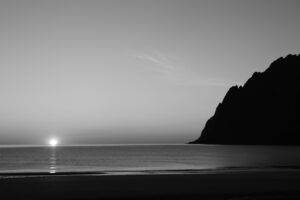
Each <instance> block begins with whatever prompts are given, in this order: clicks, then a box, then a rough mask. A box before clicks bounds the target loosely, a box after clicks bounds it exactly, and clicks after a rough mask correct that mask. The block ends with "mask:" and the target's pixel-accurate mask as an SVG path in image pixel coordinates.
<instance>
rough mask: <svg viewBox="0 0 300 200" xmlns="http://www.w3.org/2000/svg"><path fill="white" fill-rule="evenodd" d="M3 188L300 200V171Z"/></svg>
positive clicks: (6, 192) (19, 195)
mask: <svg viewBox="0 0 300 200" xmlns="http://www.w3.org/2000/svg"><path fill="white" fill-rule="evenodd" d="M0 188H1V196H2V197H6V198H3V199H27V198H28V199H156V198H160V199H200V198H203V199H212V200H214V199H231V198H235V199H240V198H246V197H247V199H249V197H251V198H250V199H257V198H258V197H259V199H299V197H300V170H287V169H285V170H275V169H274V170H267V171H266V170H258V171H255V170H250V171H230V172H219V173H202V174H200V173H193V174H192V173H189V174H134V175H129V174H127V175H108V176H107V175H103V176H102V175H98V174H72V175H71V174H69V175H48V176H25V177H23V178H8V179H0ZM262 197H263V198H262ZM265 197H267V198H265Z"/></svg>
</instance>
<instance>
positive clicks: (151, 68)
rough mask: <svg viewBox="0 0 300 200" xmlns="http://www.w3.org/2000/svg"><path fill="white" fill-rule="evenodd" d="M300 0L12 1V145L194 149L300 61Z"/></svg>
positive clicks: (7, 111)
mask: <svg viewBox="0 0 300 200" xmlns="http://www.w3.org/2000/svg"><path fill="white" fill-rule="evenodd" d="M299 10H300V1H298V0H294V1H293V0H290V1H289V0H286V1H282V0H270V1H267V0H257V1H254V0H248V1H245V0H235V1H234V0H219V1H214V0H207V1H201V0H198V1H197V0H181V1H176V0H148V1H144V0H119V1H116V0H107V1H100V0H99V1H88V0H84V1H83V0H82V1H76V0H69V1H68V0H64V1H55V0H51V1H50V0H49V1H43V0H36V1H31V0H20V1H15V0H2V1H1V2H0V144H5V145H7V144H45V143H46V141H47V139H48V138H50V137H57V138H58V139H59V140H60V142H61V143H62V144H96V143H98V144H107V143H186V142H189V141H192V140H194V139H196V138H197V137H198V136H199V134H200V133H201V130H202V129H203V127H204V124H205V122H206V120H207V119H208V118H209V117H210V116H211V115H212V114H213V112H214V110H215V108H216V106H217V104H218V103H219V102H220V101H222V99H223V96H224V95H225V93H226V91H227V90H228V89H229V87H230V86H231V85H235V84H243V83H244V82H245V81H246V80H247V79H248V78H249V77H250V76H251V75H252V73H253V72H254V71H263V70H265V69H266V68H267V67H268V66H269V64H270V63H271V62H272V61H273V60H275V59H277V58H278V57H281V56H285V55H287V54H289V53H295V54H296V53H299V47H300V39H299V35H300V23H299V19H300V12H299Z"/></svg>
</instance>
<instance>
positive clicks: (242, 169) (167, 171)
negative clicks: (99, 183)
mask: <svg viewBox="0 0 300 200" xmlns="http://www.w3.org/2000/svg"><path fill="white" fill-rule="evenodd" d="M272 171H278V172H279V171H295V172H300V166H271V167H220V168H215V169H214V168H212V169H152V170H111V171H108V170H105V171H56V172H51V170H50V171H39V172H34V171H7V172H0V180H1V179H3V178H10V177H13V178H18V177H20V178H21V177H22V178H25V177H42V176H45V177H47V176H73V175H75V176H118V175H172V174H174V175H176V174H222V173H241V172H242V173H251V172H272Z"/></svg>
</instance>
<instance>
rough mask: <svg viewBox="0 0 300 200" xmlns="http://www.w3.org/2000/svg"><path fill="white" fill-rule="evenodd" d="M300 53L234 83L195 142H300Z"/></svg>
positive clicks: (293, 143) (296, 143)
mask: <svg viewBox="0 0 300 200" xmlns="http://www.w3.org/2000/svg"><path fill="white" fill-rule="evenodd" d="M299 96H300V55H288V56H287V57H285V58H279V59H278V60H276V61H274V62H273V63H272V64H271V65H270V67H269V68H268V69H267V70H265V71H264V72H255V73H254V74H253V75H252V77H251V78H250V79H248V81H247V82H246V83H245V84H244V86H233V87H231V88H230V89H229V91H228V92H227V94H226V95H225V97H224V99H223V102H222V103H220V104H219V105H218V106H217V108H216V111H215V114H214V115H213V116H212V117H211V118H210V119H209V120H208V121H207V122H206V125H205V127H204V129H203V131H202V133H201V135H200V137H199V138H198V139H197V140H195V141H193V142H190V143H191V144H249V145H250V144H251V145H252V144H253V145H258V144H266V145H299V144H300V137H299V135H300V112H299V111H300V106H299V105H300V99H299Z"/></svg>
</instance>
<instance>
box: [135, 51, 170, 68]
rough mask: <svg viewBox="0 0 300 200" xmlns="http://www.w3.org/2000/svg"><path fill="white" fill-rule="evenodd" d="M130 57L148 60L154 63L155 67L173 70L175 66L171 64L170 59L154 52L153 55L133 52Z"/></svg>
mask: <svg viewBox="0 0 300 200" xmlns="http://www.w3.org/2000/svg"><path fill="white" fill-rule="evenodd" d="M132 57H135V58H137V59H141V60H144V61H149V62H152V63H154V64H155V66H156V67H160V68H162V69H165V70H175V67H174V66H173V65H172V63H171V61H170V60H169V59H167V58H166V57H165V56H162V55H161V54H158V53H156V54H155V55H149V54H134V55H132Z"/></svg>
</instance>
